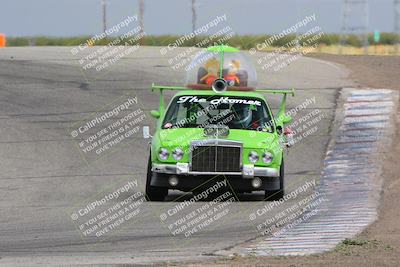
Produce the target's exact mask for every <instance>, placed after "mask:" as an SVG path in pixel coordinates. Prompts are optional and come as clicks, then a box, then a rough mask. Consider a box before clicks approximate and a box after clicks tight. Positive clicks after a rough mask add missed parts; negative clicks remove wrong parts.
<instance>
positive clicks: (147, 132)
mask: <svg viewBox="0 0 400 267" xmlns="http://www.w3.org/2000/svg"><path fill="white" fill-rule="evenodd" d="M151 137H152V136H151V135H150V127H149V126H143V138H144V139H149V138H151Z"/></svg>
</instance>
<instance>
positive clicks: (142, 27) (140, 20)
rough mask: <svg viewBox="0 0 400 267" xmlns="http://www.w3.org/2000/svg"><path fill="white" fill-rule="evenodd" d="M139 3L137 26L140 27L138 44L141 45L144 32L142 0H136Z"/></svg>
mask: <svg viewBox="0 0 400 267" xmlns="http://www.w3.org/2000/svg"><path fill="white" fill-rule="evenodd" d="M138 5H139V27H140V35H141V36H142V37H141V38H140V39H139V44H140V45H143V38H144V37H143V33H144V18H143V17H144V0H138Z"/></svg>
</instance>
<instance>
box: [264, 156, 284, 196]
mask: <svg viewBox="0 0 400 267" xmlns="http://www.w3.org/2000/svg"><path fill="white" fill-rule="evenodd" d="M284 196H285V165H284V163H283V159H282V163H281V167H280V169H279V190H265V200H268V201H275V200H279V199H281V198H283V197H284Z"/></svg>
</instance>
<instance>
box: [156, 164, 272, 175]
mask: <svg viewBox="0 0 400 267" xmlns="http://www.w3.org/2000/svg"><path fill="white" fill-rule="evenodd" d="M151 170H152V172H154V173H163V174H176V175H194V176H196V175H225V176H242V177H243V178H249V179H251V178H254V177H279V169H275V168H269V167H255V166H254V165H243V168H242V171H241V172H195V171H190V169H189V164H188V163H180V162H178V163H176V164H153V166H152V169H151Z"/></svg>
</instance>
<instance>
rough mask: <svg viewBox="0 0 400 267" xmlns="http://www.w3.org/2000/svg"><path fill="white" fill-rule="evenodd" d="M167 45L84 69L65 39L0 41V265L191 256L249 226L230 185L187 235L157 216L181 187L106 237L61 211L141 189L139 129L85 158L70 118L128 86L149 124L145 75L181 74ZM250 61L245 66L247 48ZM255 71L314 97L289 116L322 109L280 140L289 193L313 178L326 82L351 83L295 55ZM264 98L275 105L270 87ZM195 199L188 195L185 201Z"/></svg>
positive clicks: (246, 201) (245, 205) (326, 136)
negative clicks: (288, 141)
mask: <svg viewBox="0 0 400 267" xmlns="http://www.w3.org/2000/svg"><path fill="white" fill-rule="evenodd" d="M90 49H94V48H90ZM179 51H180V50H176V51H174V52H171V53H169V54H167V55H166V56H162V55H161V54H160V48H157V47H142V48H140V49H139V50H137V51H135V52H134V53H132V54H130V55H129V56H127V57H124V58H122V59H120V60H119V61H118V62H116V63H115V64H114V65H112V66H110V67H109V68H107V69H105V70H102V71H99V72H96V71H86V70H83V69H82V67H81V66H80V65H79V59H80V57H81V56H82V55H78V56H73V55H72V53H71V52H70V48H62V47H51V48H47V47H36V48H6V49H2V50H0V130H1V132H0V133H1V134H0V170H1V171H0V210H1V211H0V214H1V216H0V233H1V234H0V255H1V257H2V259H0V264H1V263H2V262H3V263H4V262H6V261H7V259H11V258H14V259H15V258H18V261H19V262H23V263H25V264H34V263H36V262H39V261H40V262H42V263H43V262H44V263H46V262H51V260H54V259H55V258H54V257H59V258H60V259H61V258H62V259H63V261H65V263H66V264H68V263H77V262H79V263H88V264H90V263H138V264H141V263H153V262H159V261H169V260H171V261H174V260H188V259H191V260H194V259H200V258H207V257H211V256H212V254H213V252H215V251H219V250H223V249H225V248H229V247H232V246H235V245H237V244H240V243H243V242H244V241H249V240H252V239H254V238H256V237H257V236H259V234H258V233H257V231H256V230H255V227H254V225H253V224H252V223H251V222H250V221H249V213H250V212H251V211H252V210H254V209H255V208H257V207H262V206H264V205H265V203H264V202H262V201H260V200H262V198H263V196H262V195H261V194H255V195H240V196H239V198H240V201H239V202H234V203H231V204H230V207H229V213H228V214H227V215H226V216H225V218H224V219H223V220H220V221H218V222H215V223H214V224H213V225H212V227H209V228H206V229H204V231H202V232H201V233H198V234H194V235H193V236H190V237H184V236H181V235H179V236H172V235H171V233H170V231H169V230H168V227H166V225H165V224H164V223H162V222H161V221H160V215H161V214H163V213H164V212H165V211H166V210H168V209H170V208H171V207H174V206H175V205H176V202H175V201H174V200H175V199H176V198H179V197H181V198H184V199H187V198H188V197H189V196H183V193H181V192H172V191H170V196H169V201H166V202H163V203H160V202H145V203H143V204H142V206H141V212H140V214H139V215H138V216H137V218H135V219H133V220H130V221H127V222H126V223H125V224H124V225H123V226H121V227H117V228H118V229H115V230H114V231H111V232H109V233H107V237H106V238H97V237H94V236H90V237H85V236H82V232H81V231H80V230H79V226H77V224H76V222H74V221H73V220H72V219H71V213H73V212H74V211H75V210H76V209H77V208H79V207H83V206H85V205H86V204H87V203H88V202H89V200H90V199H94V198H95V197H96V196H99V195H100V196H102V195H104V194H105V193H104V192H112V191H113V190H115V189H117V188H119V187H120V186H121V185H124V184H126V182H127V181H131V180H137V182H138V184H139V187H140V188H143V187H144V184H145V178H146V177H145V175H146V165H147V158H148V153H149V152H148V146H147V140H143V139H142V137H141V132H139V133H136V134H135V139H134V141H133V142H131V143H130V144H129V145H124V146H122V147H120V148H119V149H117V150H116V151H115V152H113V153H108V154H107V155H105V156H104V157H101V158H99V159H97V160H94V161H91V162H85V160H83V159H82V157H81V154H80V152H79V151H78V150H79V149H77V146H76V142H75V141H74V140H73V139H72V137H71V135H70V129H71V125H74V123H77V122H79V121H81V120H82V119H84V118H86V117H88V116H90V114H92V113H95V112H96V111H98V110H100V109H102V107H104V106H105V105H107V104H109V103H112V102H113V101H114V100H116V99H118V98H119V97H121V96H124V95H126V94H129V95H133V96H136V97H137V99H138V102H139V104H140V105H141V106H142V107H143V109H144V110H145V112H146V114H147V117H146V119H145V120H144V121H143V122H141V125H150V126H151V128H153V127H154V123H155V121H154V120H153V119H152V118H151V117H150V116H149V115H148V114H149V111H150V110H151V109H155V108H157V107H158V95H157V94H156V93H155V92H153V93H152V92H151V91H150V90H149V87H150V85H151V83H152V82H155V83H158V84H169V85H180V84H182V83H183V81H184V77H185V73H184V72H182V71H175V70H173V69H172V68H171V67H170V65H169V63H168V59H169V58H171V57H173V56H174V55H175V54H176V53H178V52H179ZM174 53H175V54H174ZM258 56H259V55H258ZM252 59H253V61H254V63H255V64H256V62H257V58H256V57H255V56H253V57H252ZM257 71H258V79H259V84H261V85H262V86H263V87H269V88H279V89H281V88H282V89H283V88H295V89H296V90H297V91H296V97H295V98H291V97H290V98H288V100H289V101H288V103H289V108H291V107H296V106H297V105H300V104H302V103H303V102H305V101H307V99H312V98H313V97H315V103H314V102H313V103H312V104H310V105H308V106H307V107H306V108H305V109H302V110H301V111H300V112H299V113H298V114H297V115H296V117H295V119H298V118H300V117H302V116H304V115H307V114H308V113H309V112H311V111H313V110H316V109H318V110H319V111H320V113H323V114H324V115H323V118H322V120H321V121H319V122H318V124H317V126H318V130H317V131H316V132H314V133H312V134H311V135H309V136H307V137H305V138H304V139H303V140H301V142H299V143H297V144H296V145H295V146H294V147H293V148H292V149H291V150H290V152H289V154H288V157H287V159H286V166H285V167H286V183H287V187H288V189H289V191H290V190H294V189H295V188H296V187H298V186H301V185H302V184H304V183H306V182H312V181H314V180H315V181H316V183H318V180H319V177H320V173H321V166H322V161H323V159H324V156H325V153H326V149H327V145H328V143H329V140H330V138H331V134H332V133H331V129H333V126H332V122H333V119H334V116H335V110H336V100H337V97H338V91H339V90H340V89H341V88H343V87H349V86H350V87H351V86H352V83H351V82H350V80H348V79H347V75H348V71H347V70H346V69H343V68H342V67H340V66H338V65H335V64H332V63H329V62H325V61H321V60H316V59H311V58H305V57H303V58H299V59H298V60H296V61H294V62H293V63H292V64H290V65H289V66H286V67H284V68H283V69H282V70H280V71H278V72H274V71H263V70H262V69H261V67H260V66H258V65H257ZM167 95H168V96H171V94H170V93H167ZM268 98H269V101H270V104H271V105H272V106H273V107H278V105H279V101H278V100H279V98H278V97H275V96H273V97H271V96H268ZM311 193H312V191H309V192H305V193H304V194H303V195H302V196H300V197H307V194H311ZM292 201H298V199H293V200H291V201H287V202H285V203H283V204H282V206H280V209H284V208H285V207H288V206H290V205H291V204H293V203H292ZM109 204H110V205H112V204H113V203H112V202H111V203H109ZM204 204H205V202H198V203H194V204H193V205H192V206H191V207H190V208H189V209H190V210H193V209H195V208H198V207H201V206H202V205H204ZM280 209H275V210H273V211H271V212H270V213H269V214H268V216H271V217H272V216H274V213H278V212H279V211H280ZM33 257H35V258H33Z"/></svg>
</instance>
